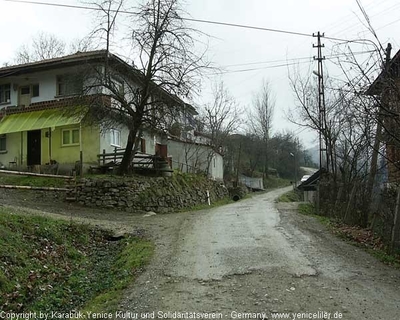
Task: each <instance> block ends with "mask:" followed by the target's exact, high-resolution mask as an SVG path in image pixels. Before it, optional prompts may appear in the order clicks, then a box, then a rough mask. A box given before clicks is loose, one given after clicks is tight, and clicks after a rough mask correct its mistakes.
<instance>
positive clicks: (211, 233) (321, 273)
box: [0, 188, 400, 320]
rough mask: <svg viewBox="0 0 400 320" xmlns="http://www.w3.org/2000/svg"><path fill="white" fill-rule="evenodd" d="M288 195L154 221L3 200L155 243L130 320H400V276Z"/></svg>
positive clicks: (133, 295)
mask: <svg viewBox="0 0 400 320" xmlns="http://www.w3.org/2000/svg"><path fill="white" fill-rule="evenodd" d="M288 190H289V189H288V188H286V189H280V190H275V191H271V192H268V193H265V194H260V195H257V196H255V197H253V198H251V199H246V200H243V201H239V202H236V203H234V204H230V205H226V206H223V207H218V208H214V209H210V210H202V211H197V212H190V213H179V214H169V215H156V216H150V217H144V216H143V214H140V215H132V214H126V213H122V212H116V211H105V210H97V209H87V208H79V207H76V206H65V205H64V206H62V205H60V204H55V205H53V206H51V205H50V206H49V205H46V206H44V205H41V204H40V201H34V199H29V197H27V196H21V197H19V198H18V199H17V198H16V197H10V196H9V195H8V194H5V193H4V192H3V193H1V192H0V201H2V203H3V205H7V204H9V205H13V206H15V205H17V206H20V207H25V208H29V209H25V210H26V212H27V213H33V214H45V215H53V216H56V217H61V218H64V219H70V218H71V216H72V218H73V220H75V221H78V222H79V221H80V222H84V223H91V224H94V225H99V226H101V227H106V228H111V229H114V230H115V231H116V232H139V231H140V232H142V233H144V234H146V235H147V236H149V237H150V238H152V239H153V241H154V242H155V244H156V252H155V255H154V258H153V260H152V262H151V263H150V265H149V266H148V267H147V269H146V271H145V272H144V273H142V274H141V275H140V276H139V278H138V279H137V281H136V282H135V283H134V284H132V286H131V287H130V288H129V289H128V290H127V292H126V295H125V297H124V300H123V301H122V303H121V305H120V306H119V311H121V313H119V315H120V316H121V314H124V315H125V318H131V319H132V318H135V316H136V318H138V319H143V318H145V316H146V315H147V316H153V315H154V316H155V318H158V319H161V318H162V319H174V317H176V316H177V315H178V314H177V312H178V313H181V315H182V314H185V313H186V312H189V313H190V312H196V313H198V316H199V317H201V316H205V315H206V313H207V314H208V315H216V316H221V317H222V318H223V319H263V318H264V319H279V318H281V319H354V320H360V319H374V320H376V319H385V320H389V319H400V271H399V270H395V269H393V268H390V267H388V266H385V265H383V264H382V263H381V262H379V261H377V260H376V259H375V258H373V257H371V256H370V255H369V254H367V253H365V252H364V251H363V250H361V249H359V248H357V247H354V246H352V245H350V244H347V243H345V242H343V241H342V240H340V239H338V238H336V237H335V236H333V235H331V234H330V233H329V231H327V230H326V228H325V227H324V226H322V225H321V224H319V222H317V221H316V220H315V219H314V218H312V217H308V216H302V215H299V214H298V213H297V212H296V210H294V208H293V205H291V204H277V203H275V202H274V199H276V198H277V197H278V196H279V195H280V194H282V193H284V192H286V191H288ZM21 194H22V193H21ZM32 209H34V210H32ZM153 312H154V313H153ZM168 312H170V313H168ZM141 315H143V317H141ZM199 317H198V318H199Z"/></svg>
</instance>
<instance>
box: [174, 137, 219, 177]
mask: <svg viewBox="0 0 400 320" xmlns="http://www.w3.org/2000/svg"><path fill="white" fill-rule="evenodd" d="M168 156H170V157H172V168H173V169H178V170H180V171H182V172H191V173H193V172H197V171H203V172H206V173H207V171H208V175H209V176H210V177H211V178H213V179H217V180H222V179H223V177H224V165H223V157H222V156H221V155H220V154H219V153H216V152H214V151H213V149H212V148H211V147H210V146H204V145H199V144H194V143H190V142H182V141H176V140H171V139H170V140H168ZM209 158H211V162H210V164H209V166H208V159H209Z"/></svg>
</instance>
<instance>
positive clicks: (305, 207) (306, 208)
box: [297, 202, 331, 226]
mask: <svg viewBox="0 0 400 320" xmlns="http://www.w3.org/2000/svg"><path fill="white" fill-rule="evenodd" d="M297 210H298V211H299V213H300V214H304V215H306V216H312V217H314V218H316V219H317V220H318V221H319V222H320V223H322V224H324V225H326V226H329V225H330V223H331V220H330V219H329V218H328V217H324V216H320V215H317V212H316V210H315V206H314V205H313V204H312V203H309V202H308V203H299V206H298V209H297Z"/></svg>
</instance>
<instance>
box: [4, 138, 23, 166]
mask: <svg viewBox="0 0 400 320" xmlns="http://www.w3.org/2000/svg"><path fill="white" fill-rule="evenodd" d="M6 148H7V151H6V152H1V153H0V162H1V163H2V164H3V165H4V166H5V167H6V168H9V167H10V166H14V165H13V164H10V162H16V163H17V165H21V164H22V165H23V164H26V132H22V133H21V132H16V133H9V134H7V135H6Z"/></svg>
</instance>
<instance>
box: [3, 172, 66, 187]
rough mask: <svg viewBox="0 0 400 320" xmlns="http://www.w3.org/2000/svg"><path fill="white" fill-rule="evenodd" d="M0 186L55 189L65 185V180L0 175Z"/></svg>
mask: <svg viewBox="0 0 400 320" xmlns="http://www.w3.org/2000/svg"><path fill="white" fill-rule="evenodd" d="M0 184H9V185H15V186H31V187H57V188H62V187H65V186H66V185H67V182H66V179H61V178H60V179H59V178H46V177H33V176H22V175H12V174H0Z"/></svg>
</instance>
